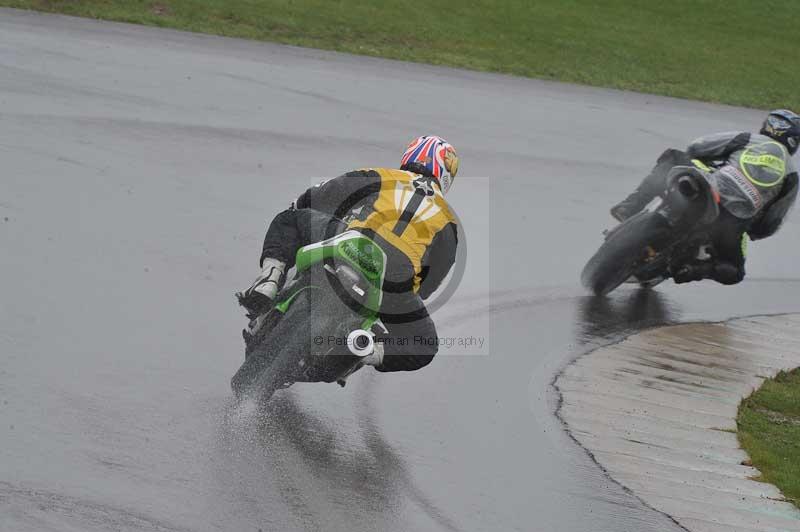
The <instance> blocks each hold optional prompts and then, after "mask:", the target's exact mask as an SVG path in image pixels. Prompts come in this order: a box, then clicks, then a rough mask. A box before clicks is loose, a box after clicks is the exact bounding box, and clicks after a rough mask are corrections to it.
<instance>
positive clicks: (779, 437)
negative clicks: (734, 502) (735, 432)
mask: <svg viewBox="0 0 800 532" xmlns="http://www.w3.org/2000/svg"><path fill="white" fill-rule="evenodd" d="M737 424H738V428H739V442H740V443H741V444H742V447H743V448H744V450H745V451H747V454H749V455H750V459H751V461H752V462H753V465H754V466H755V467H757V468H758V470H759V471H760V472H761V476H760V477H759V479H758V480H762V481H764V482H771V483H772V484H775V485H776V486H778V487H779V488H780V489H781V491H782V492H783V494H784V496H785V497H786V498H787V499H789V500H791V501H792V502H794V503H795V504H796V505H798V506H800V368H798V369H795V370H794V371H791V372H788V373H787V372H781V373H780V374H778V375H777V376H776V377H775V378H774V379H771V380H768V381H766V382H765V383H764V385H763V386H762V387H761V388H760V389H758V390H757V391H756V392H755V393H753V395H751V396H750V397H748V398H747V399H745V400H744V401H742V404H741V405H740V406H739V416H738V418H737Z"/></svg>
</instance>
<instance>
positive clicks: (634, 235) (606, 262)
mask: <svg viewBox="0 0 800 532" xmlns="http://www.w3.org/2000/svg"><path fill="white" fill-rule="evenodd" d="M669 234H670V230H669V226H668V225H667V223H666V221H665V220H664V219H663V218H662V217H661V216H659V215H658V214H655V213H652V212H643V213H640V214H637V215H636V216H634V217H632V218H630V219H628V220H626V221H625V222H623V223H622V224H621V225H619V226H618V227H617V228H615V229H614V230H613V231H612V232H611V233H610V234H609V236H608V238H607V239H606V241H605V242H604V243H603V245H602V246H600V249H598V250H597V253H595V254H594V255H593V256H592V258H591V259H589V262H587V263H586V266H585V267H584V268H583V272H582V273H581V282H582V283H583V285H584V286H586V288H588V289H589V290H591V291H592V292H594V293H595V294H596V295H598V296H602V295H606V294H608V293H609V292H611V291H612V290H614V289H615V288H617V287H618V286H619V285H621V284H622V283H624V282H625V281H626V280H628V279H629V278H630V277H631V276H632V275H634V274H635V273H636V270H637V269H638V268H639V266H640V265H641V263H642V261H643V260H644V259H645V258H646V257H647V253H648V251H647V249H648V247H650V248H655V249H662V246H663V244H664V241H665V239H667V238H668V237H669Z"/></svg>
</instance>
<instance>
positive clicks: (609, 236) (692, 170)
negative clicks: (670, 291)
mask: <svg viewBox="0 0 800 532" xmlns="http://www.w3.org/2000/svg"><path fill="white" fill-rule="evenodd" d="M692 164H693V166H676V167H674V168H673V169H672V170H671V171H670V172H669V173H668V175H667V180H666V185H667V186H666V189H665V192H664V193H663V194H662V195H661V196H657V197H656V198H654V199H653V200H652V201H651V202H650V203H649V204H648V205H647V206H645V207H644V208H643V209H642V210H641V211H640V212H639V213H637V214H635V215H634V216H632V217H630V218H628V219H627V220H625V221H623V222H622V223H620V224H619V225H618V226H616V227H615V228H613V229H611V230H610V231H607V232H606V233H605V242H604V243H603V244H602V245H601V246H600V249H598V250H597V252H596V253H595V254H594V255H593V256H592V258H591V259H589V261H588V262H587V264H586V266H585V267H584V268H583V272H582V273H581V281H582V283H583V285H584V286H586V287H587V288H588V289H590V290H591V291H592V292H594V293H595V294H596V295H606V294H608V293H609V292H611V291H612V290H614V289H616V288H617V287H618V286H620V285H621V284H623V283H625V282H633V283H638V284H639V285H640V286H642V287H653V286H656V285H657V284H659V283H661V282H663V281H665V280H667V279H669V278H670V277H672V274H673V273H674V272H677V271H679V270H680V268H681V267H682V266H684V265H686V264H689V263H696V262H702V261H709V260H712V259H713V257H714V249H713V246H712V244H711V225H712V224H713V223H714V221H715V220H716V219H717V217H718V216H719V212H720V205H721V204H722V203H724V202H725V201H729V202H740V203H741V201H742V198H741V197H740V196H741V195H742V194H743V192H742V191H741V190H740V189H739V188H738V187H735V186H733V185H732V184H731V183H729V182H727V180H726V179H725V174H724V173H723V172H714V170H715V168H713V167H709V166H707V165H705V164H704V163H702V162H700V161H697V160H693V161H692ZM721 190H722V191H723V192H724V194H725V197H723V195H721V192H720V191H721Z"/></svg>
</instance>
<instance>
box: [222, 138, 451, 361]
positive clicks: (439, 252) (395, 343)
mask: <svg viewBox="0 0 800 532" xmlns="http://www.w3.org/2000/svg"><path fill="white" fill-rule="evenodd" d="M458 164H459V160H458V156H457V154H456V151H455V148H453V146H452V145H450V144H449V143H448V142H447V141H446V140H444V139H442V138H441V137H437V136H433V135H428V136H422V137H418V138H417V139H415V140H414V141H413V142H411V144H409V146H408V147H407V148H406V151H405V153H404V154H403V157H402V159H401V163H400V169H399V170H396V169H390V168H365V169H361V170H355V171H352V172H348V173H346V174H344V175H341V176H339V177H336V178H334V179H331V180H328V181H324V182H322V183H320V184H319V185H316V186H314V187H311V188H309V189H308V190H306V191H305V192H304V193H303V194H302V195H300V197H298V198H297V200H295V201H294V203H292V205H291V206H290V207H289V209H287V210H285V211H283V212H281V213H279V214H278V215H277V216H276V217H275V218H274V220H273V221H272V223H271V224H270V227H269V229H268V231H267V234H266V236H265V238H264V245H263V249H262V253H261V258H260V266H261V268H262V270H261V273H260V274H259V275H258V277H257V278H256V280H255V281H254V282H253V284H252V285H251V286H250V287H249V288H247V289H246V290H244V291H242V292H238V293H237V294H236V296H237V298H238V299H239V303H240V304H241V305H242V306H243V307H245V309H246V310H247V311H248V315H249V316H251V317H252V316H257V315H259V314H262V313H263V312H265V311H267V310H269V309H270V308H272V305H273V304H274V299H275V296H276V295H277V293H278V291H279V289H280V288H281V286H282V284H283V282H284V277H285V272H286V271H287V270H288V269H289V268H291V267H292V266H293V265H294V262H295V255H296V253H297V250H298V249H299V248H301V247H302V246H305V245H308V244H312V243H315V242H319V241H321V240H324V239H326V238H330V237H332V236H335V235H336V234H339V233H341V232H343V231H346V230H356V231H359V232H362V233H364V234H365V235H366V236H368V237H369V238H371V239H372V240H374V241H375V242H376V243H377V244H378V245H379V246H380V247H381V248H382V249H383V250H384V252H385V253H386V255H387V267H386V276H385V281H384V286H383V290H384V298H383V302H382V303H381V308H380V318H381V321H382V322H383V323H384V325H385V326H386V328H387V329H388V331H389V334H388V335H387V336H385V337H383V338H380V339H378V341H377V342H376V344H375V345H376V349H375V352H374V353H373V354H372V355H369V356H367V357H366V358H365V359H364V362H365V363H366V364H369V365H372V366H374V367H375V369H377V370H378V371H413V370H417V369H420V368H422V367H423V366H426V365H427V364H429V363H430V362H431V360H432V359H433V357H434V355H435V354H436V352H437V350H438V337H437V334H436V328H435V326H434V324H433V321H432V320H431V318H430V316H429V314H428V312H427V310H426V308H425V304H424V303H423V300H424V299H427V298H428V297H430V295H431V294H433V293H434V292H435V291H436V289H437V288H439V286H440V284H441V283H442V281H443V280H444V278H445V277H446V276H447V273H448V272H449V271H450V268H451V266H452V265H453V264H454V263H455V257H456V246H457V244H458V236H457V235H458V231H457V226H456V222H455V216H454V215H453V214H452V212H451V211H450V208H449V206H448V204H447V202H446V201H445V199H444V195H445V194H446V193H447V192H448V190H449V188H450V186H451V185H452V182H453V178H455V176H456V173H457V172H458Z"/></svg>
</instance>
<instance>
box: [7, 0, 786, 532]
mask: <svg viewBox="0 0 800 532" xmlns="http://www.w3.org/2000/svg"><path fill="white" fill-rule="evenodd" d="M760 120H761V113H759V112H756V111H747V110H740V109H735V108H730V107H723V106H713V105H704V104H695V103H690V102H684V101H679V100H670V99H663V98H656V97H649V96H642V95H636V94H630V93H622V92H614V91H604V90H597V89H588V88H581V87H574V86H568V85H560V84H555V83H548V82H540V81H534V80H524V79H516V78H509V77H503V76H495V75H485V74H476V73H467V72H462V71H457V70H449V69H442V68H434V67H427V66H419V65H409V64H403V63H396V62H390V61H383V60H376V59H365V58H356V57H349V56H341V55H336V54H330V53H325V52H318V51H312V50H302V49H295V48H287V47H281V46H275V45H269V44H258V43H251V42H242V41H235V40H228V39H220V38H215V37H206V36H197V35H190V34H183V33H177V32H171V31H162V30H154V29H147V28H140V27H133V26H125V25H115V24H106V23H98V22H93V21H84V20H77V19H70V18H62V17H49V16H41V15H33V14H25V13H22V12H16V11H8V10H0V161H2V176H1V177H0V295H1V296H2V297H0V443H1V445H0V530H3V531H5V530H8V531H26V530H32V531H39V530H59V531H60V530H70V531H72V530H74V531H90V530H125V531H128V530H130V531H150V530H156V531H173V530H181V531H182V530H198V531H205V530H225V531H228V530H231V531H247V530H252V531H256V530H259V529H261V530H264V531H266V530H324V531H332V530H337V531H338V530H341V531H345V530H356V531H369V530H396V531H407V530H415V531H432V530H474V531H478V530H498V531H500V530H503V531H505V530H537V531H539V530H541V531H551V530H558V531H615V532H617V531H651V530H652V531H656V530H658V531H666V530H677V529H678V528H677V527H676V526H675V525H674V524H673V523H672V521H671V520H670V519H669V518H667V517H666V516H664V515H661V514H659V513H657V512H655V511H653V510H651V509H649V508H647V507H646V506H644V504H643V503H641V502H640V501H639V500H638V499H636V498H635V497H634V496H633V495H631V494H629V493H628V492H626V491H625V490H624V489H623V488H621V487H620V486H618V485H616V484H615V483H614V482H612V481H611V480H609V479H608V478H607V477H606V476H605V474H604V473H603V472H602V471H601V470H600V468H599V467H598V466H597V465H596V464H594V463H593V462H592V460H591V458H590V457H589V456H588V454H587V453H586V452H584V451H583V450H582V449H581V448H580V447H579V446H578V445H577V444H576V443H575V442H574V441H573V440H572V439H571V438H570V436H569V435H568V434H567V433H566V432H565V430H564V429H563V426H562V424H561V422H560V421H559V419H558V418H557V417H556V416H555V414H554V413H555V411H556V409H557V406H558V396H557V394H556V393H555V391H554V389H553V387H552V381H553V379H554V378H555V376H556V375H557V374H558V372H559V371H560V370H561V369H563V368H564V367H565V365H567V364H568V363H569V362H570V361H571V360H573V359H574V358H575V357H577V356H578V355H580V354H581V353H584V352H586V351H588V350H589V349H591V348H592V347H594V346H597V345H601V344H604V343H608V342H611V341H613V340H615V339H617V338H619V337H621V336H622V335H624V334H626V333H629V332H631V331H635V330H638V329H640V328H643V327H648V326H652V325H656V324H660V323H673V322H680V321H692V320H718V319H724V318H728V317H732V316H741V315H749V314H759V313H761V314H763V313H778V312H788V311H798V310H800V301H799V300H798V298H800V282H798V280H797V279H793V277H794V276H795V275H796V271H797V267H796V265H797V264H798V260H799V259H800V246H798V245H797V244H798V238H799V237H798V234H800V233H798V231H800V226H799V225H800V224H799V223H798V221H797V218H794V219H792V220H790V222H789V223H788V225H787V227H786V228H785V229H784V230H783V231H782V232H781V233H780V234H779V235H778V236H777V237H775V238H774V239H771V240H769V241H766V242H759V243H758V244H754V245H751V247H750V253H751V259H750V262H749V278H748V280H747V281H746V282H745V283H743V284H742V285H740V286H738V287H735V288H727V289H726V288H722V287H717V286H714V285H713V284H706V283H704V284H700V285H696V286H691V287H674V286H672V285H664V287H660V288H659V289H658V290H657V291H655V292H652V293H647V292H637V291H632V290H630V289H622V290H620V291H619V292H618V293H615V294H614V295H613V296H612V297H610V298H608V299H602V300H597V299H593V298H591V297H589V296H587V295H586V294H585V292H584V291H583V290H582V289H581V288H580V287H579V286H578V284H577V278H578V273H579V271H580V269H581V267H582V266H583V263H584V261H585V260H586V259H587V258H588V256H589V255H590V254H591V253H592V252H593V251H594V249H595V248H596V247H597V246H598V245H599V243H600V239H601V237H600V231H601V230H602V229H603V227H604V226H605V225H607V224H608V223H609V218H608V215H607V208H608V207H609V206H610V205H611V204H612V203H613V202H614V201H616V200H617V199H619V198H620V197H622V196H623V195H624V194H625V193H626V192H627V191H628V189H629V188H632V187H633V186H634V185H635V184H636V183H637V182H638V179H639V178H640V176H642V175H643V173H644V172H646V171H647V170H648V169H649V166H650V165H651V162H652V161H653V160H654V159H655V158H656V157H657V156H658V154H659V153H660V152H661V150H662V149H663V148H665V147H668V146H678V147H680V146H682V145H684V144H685V143H686V141H687V140H689V139H691V138H694V137H696V136H699V135H701V134H704V133H707V132H711V131H718V130H729V129H739V128H742V129H750V128H754V127H756V124H757V123H758V122H759V121H760ZM430 132H434V133H437V134H441V135H443V136H445V137H446V138H447V139H448V140H450V141H451V142H453V144H455V145H456V147H457V148H458V150H459V152H460V154H461V158H462V167H461V172H462V173H463V176H462V175H460V176H459V179H458V180H457V183H456V185H455V186H454V188H453V190H452V193H451V194H450V196H449V199H450V201H451V203H452V205H453V207H454V209H455V210H456V211H457V213H458V215H459V217H460V219H461V220H462V222H463V229H464V237H465V241H466V243H467V252H466V270H465V273H464V277H463V280H462V282H461V284H460V286H459V289H458V291H457V293H456V295H455V296H454V297H453V298H452V299H451V300H450V301H449V302H448V303H447V305H445V306H444V307H443V308H441V309H440V310H438V311H437V312H436V313H435V315H434V319H435V320H436V322H437V324H438V327H439V333H440V335H441V336H442V337H445V338H454V339H458V338H474V339H476V341H477V340H478V339H482V340H483V341H484V344H483V346H482V347H480V346H474V347H470V348H459V347H458V346H453V347H452V348H447V347H446V348H443V349H442V352H441V354H440V356H439V357H437V359H436V360H434V362H433V363H432V364H431V365H430V366H428V367H427V368H425V369H424V370H422V371H420V372H417V373H411V374H377V373H376V372H374V371H371V370H370V371H363V372H361V373H359V374H357V375H355V376H354V377H353V378H352V379H351V381H350V382H349V383H348V386H347V387H346V388H345V389H344V390H342V389H339V388H338V387H337V386H335V385H297V386H295V387H293V388H291V389H290V390H289V391H285V392H280V393H279V394H278V395H276V397H275V399H274V401H273V403H272V405H271V407H270V410H269V412H268V413H267V414H266V415H265V416H258V415H255V414H254V413H253V412H250V411H248V410H247V409H242V408H234V407H233V401H232V398H231V394H230V391H229V388H228V380H229V378H230V376H231V375H232V374H233V373H234V372H235V371H236V369H237V368H238V366H239V364H240V362H241V360H242V345H241V338H240V336H239V330H240V329H241V327H242V326H243V317H242V314H241V312H240V309H239V308H238V307H237V306H236V302H235V300H234V298H233V292H234V291H235V290H237V289H240V288H242V287H243V286H244V285H246V284H247V283H249V282H250V280H251V278H252V277H253V276H254V274H255V273H256V269H257V259H258V255H259V252H260V247H261V239H262V238H263V233H264V230H265V229H266V226H267V224H268V222H269V220H270V219H271V217H272V216H273V215H274V214H276V213H277V212H278V211H279V210H281V209H283V208H285V207H286V206H287V205H288V204H289V202H290V201H291V200H292V199H294V197H296V196H297V195H298V194H299V193H300V192H302V191H303V190H304V189H305V188H306V187H307V186H309V185H310V184H312V183H314V182H316V181H318V180H319V179H321V178H323V177H331V176H334V175H338V174H339V173H342V172H344V171H347V170H350V169H353V168H358V167H363V166H369V165H372V166H392V165H395V164H397V160H398V158H399V154H400V153H401V151H402V148H403V147H404V146H405V144H406V143H407V142H408V141H409V140H410V139H411V138H412V137H414V136H416V135H419V134H425V133H430ZM482 176H483V177H482Z"/></svg>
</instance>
